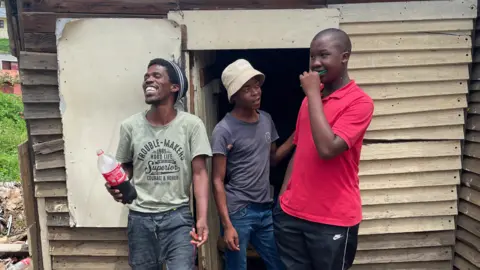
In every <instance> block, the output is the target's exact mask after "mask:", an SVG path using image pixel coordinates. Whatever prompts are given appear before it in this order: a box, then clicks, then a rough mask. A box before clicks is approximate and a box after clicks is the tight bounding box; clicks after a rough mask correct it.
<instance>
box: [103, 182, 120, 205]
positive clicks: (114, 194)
mask: <svg viewBox="0 0 480 270" xmlns="http://www.w3.org/2000/svg"><path fill="white" fill-rule="evenodd" d="M105 187H106V188H107V191H108V193H110V195H112V197H113V199H115V201H117V202H120V203H123V202H122V197H123V195H122V193H120V190H118V189H114V188H112V187H111V186H110V185H109V184H108V183H107V182H106V183H105Z"/></svg>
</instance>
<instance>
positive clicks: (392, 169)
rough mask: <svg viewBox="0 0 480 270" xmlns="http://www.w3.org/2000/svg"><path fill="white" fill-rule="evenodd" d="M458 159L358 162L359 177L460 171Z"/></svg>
mask: <svg viewBox="0 0 480 270" xmlns="http://www.w3.org/2000/svg"><path fill="white" fill-rule="evenodd" d="M461 168H462V164H461V159H460V157H441V158H412V159H397V160H375V161H362V162H360V172H359V175H360V176H364V175H380V174H397V173H415V172H426V171H429V172H433V171H444V170H460V169H461Z"/></svg>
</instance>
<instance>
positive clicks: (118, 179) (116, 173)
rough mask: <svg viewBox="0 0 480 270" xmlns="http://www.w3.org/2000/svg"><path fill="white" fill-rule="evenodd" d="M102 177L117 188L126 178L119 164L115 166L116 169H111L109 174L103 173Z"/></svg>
mask: <svg viewBox="0 0 480 270" xmlns="http://www.w3.org/2000/svg"><path fill="white" fill-rule="evenodd" d="M103 177H104V178H105V180H107V182H108V183H109V184H110V185H111V186H117V185H119V184H121V183H123V182H125V179H126V178H127V174H126V173H125V171H124V170H123V168H122V165H121V164H120V163H118V164H117V167H115V169H113V170H112V171H111V172H108V173H103Z"/></svg>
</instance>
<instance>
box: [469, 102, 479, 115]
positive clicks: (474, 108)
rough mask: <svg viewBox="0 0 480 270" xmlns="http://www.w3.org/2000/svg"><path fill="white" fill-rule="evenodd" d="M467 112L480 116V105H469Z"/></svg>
mask: <svg viewBox="0 0 480 270" xmlns="http://www.w3.org/2000/svg"><path fill="white" fill-rule="evenodd" d="M467 112H468V113H469V114H480V103H469V104H468V109H467Z"/></svg>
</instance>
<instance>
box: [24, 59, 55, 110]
mask: <svg viewBox="0 0 480 270" xmlns="http://www.w3.org/2000/svg"><path fill="white" fill-rule="evenodd" d="M20 59H21V58H20ZM22 101H23V103H59V102H60V94H59V92H58V86H56V85H25V84H24V85H22Z"/></svg>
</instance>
